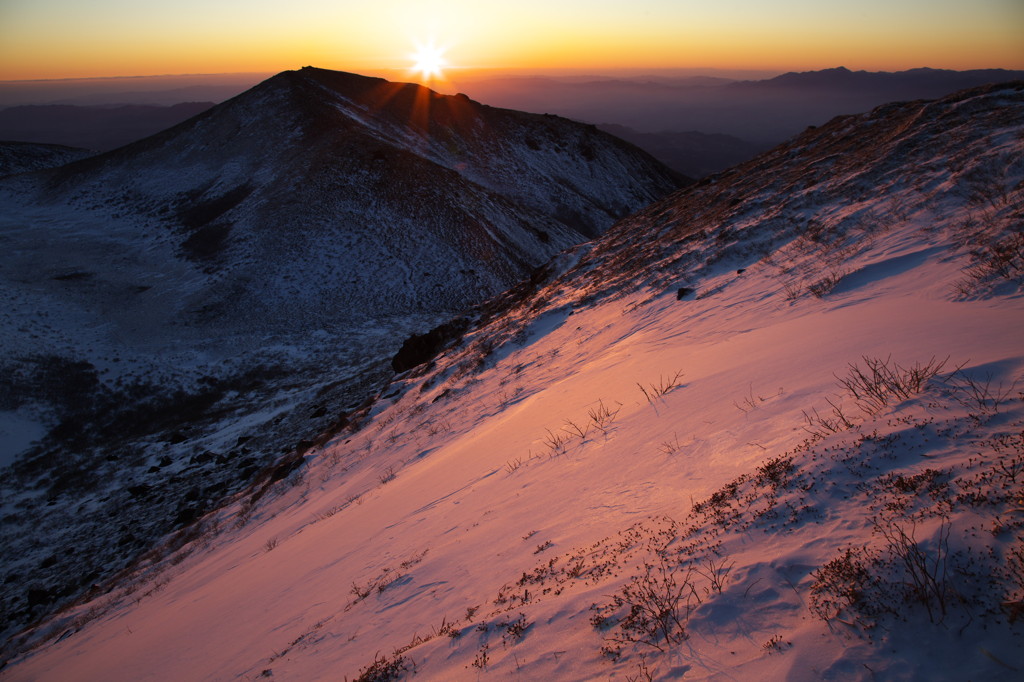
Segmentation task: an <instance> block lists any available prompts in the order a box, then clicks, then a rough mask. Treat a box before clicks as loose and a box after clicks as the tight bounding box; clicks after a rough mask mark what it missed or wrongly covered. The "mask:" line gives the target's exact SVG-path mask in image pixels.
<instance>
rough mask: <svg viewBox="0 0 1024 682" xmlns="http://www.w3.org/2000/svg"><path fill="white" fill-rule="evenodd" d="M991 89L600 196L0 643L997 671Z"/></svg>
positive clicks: (1005, 492) (1016, 383) (1009, 446)
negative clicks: (171, 526)
mask: <svg viewBox="0 0 1024 682" xmlns="http://www.w3.org/2000/svg"><path fill="white" fill-rule="evenodd" d="M1022 121H1024V84H1020V83H1018V84H1010V85H1004V86H996V87H990V88H983V89H978V90H972V91H966V92H963V93H960V94H958V95H955V96H952V97H949V98H946V99H943V100H939V101H935V102H914V103H907V104H894V105H887V106H884V107H881V108H879V109H877V110H875V111H873V112H871V113H869V114H864V115H858V116H849V117H843V118H839V119H836V120H833V121H832V122H830V123H829V124H828V125H826V126H822V127H819V128H817V129H814V130H809V131H807V132H805V133H804V134H803V135H801V136H800V137H799V138H797V139H795V140H794V141H792V142H791V143H788V144H786V145H783V146H781V147H779V148H776V149H774V150H772V151H770V152H768V153H766V154H764V155H761V156H759V157H757V158H756V159H754V160H753V161H751V162H749V163H746V164H744V165H742V166H739V167H737V168H735V169H733V170H731V171H728V172H726V173H724V174H720V175H717V176H713V177H711V178H709V179H707V180H705V181H703V182H702V183H700V184H699V185H697V186H694V187H692V188H688V189H684V190H681V191H679V192H677V193H676V194H674V195H672V196H670V197H668V198H666V199H664V200H662V201H659V202H657V203H655V204H653V205H652V206H650V207H649V208H646V209H644V210H643V211H641V212H640V213H637V214H636V215H634V216H632V217H630V218H628V219H626V220H624V221H621V222H620V223H618V224H617V225H616V226H615V227H614V228H613V229H612V230H611V231H610V232H608V233H607V234H606V235H605V236H604V237H602V238H601V239H599V240H596V241H594V242H591V243H588V244H585V245H582V246H578V247H576V248H574V249H571V250H569V251H567V252H565V253H564V254H562V255H561V256H559V257H558V258H557V259H555V260H554V261H552V262H551V263H550V264H549V265H548V266H547V267H546V268H544V269H543V270H542V271H540V272H538V273H537V274H536V276H535V277H533V278H532V279H531V280H530V281H528V282H524V283H522V284H521V285H519V286H517V287H516V288H514V289H512V290H510V291H509V292H507V293H506V294H504V295H502V296H499V297H496V298H495V299H492V300H491V301H490V302H488V303H487V304H484V305H482V306H480V307H478V308H477V309H475V311H474V312H473V313H472V314H471V315H470V316H469V318H470V320H469V322H470V327H469V328H468V329H467V330H466V331H465V333H464V334H463V335H462V337H461V339H460V340H458V341H454V342H452V345H450V347H449V348H447V350H443V351H441V353H440V354H439V355H438V356H437V357H435V358H434V360H433V362H431V363H427V364H423V365H420V366H419V367H417V368H416V369H413V370H410V371H409V372H407V373H405V374H403V375H400V376H399V377H398V378H396V379H395V380H394V381H393V382H392V383H391V384H390V386H389V387H388V388H387V389H386V390H385V391H383V392H382V393H381V394H380V395H379V396H378V398H377V399H376V401H374V402H373V403H372V404H368V405H366V406H364V407H363V408H362V409H361V410H358V411H356V412H355V413H353V414H350V415H349V418H348V420H347V423H346V424H344V425H342V424H339V425H338V428H337V429H335V430H334V431H333V432H331V433H327V434H324V435H323V436H322V437H321V438H320V439H319V440H318V442H317V443H316V444H314V445H312V446H311V447H310V448H309V449H308V450H306V451H305V453H304V455H302V457H301V459H297V458H293V459H292V460H291V465H290V466H289V468H288V469H282V470H280V471H279V473H280V475H279V476H272V477H269V478H267V479H264V481H262V482H261V483H260V484H259V485H255V486H253V487H251V488H250V489H249V490H247V491H246V492H245V493H244V494H240V495H238V496H236V497H235V498H234V500H233V501H232V502H231V503H230V504H228V505H226V506H224V507H222V508H219V509H216V510H214V511H212V512H210V513H209V514H207V515H205V516H204V517H203V518H201V519H200V520H199V521H198V522H197V523H196V524H194V525H192V526H189V527H188V528H186V529H184V530H182V531H181V532H180V533H178V534H177V535H175V536H173V537H171V538H170V539H168V540H167V542H166V543H165V544H164V545H162V546H161V547H159V548H156V549H154V550H153V551H152V552H150V553H149V554H148V555H147V556H146V557H145V558H144V559H143V560H142V561H140V562H139V563H138V564H137V565H135V566H134V567H133V569H132V570H131V571H126V572H125V573H123V574H122V575H121V576H119V578H118V579H117V580H116V581H114V582H111V583H108V584H106V586H105V587H103V588H102V589H100V588H97V589H96V590H94V591H93V592H92V593H91V594H90V595H89V596H88V597H87V598H86V599H83V600H81V601H80V602H79V603H78V604H77V605H75V606H74V607H72V608H68V609H65V610H64V611H62V612H61V613H60V614H58V615H56V616H54V617H53V618H51V619H50V620H49V621H48V622H46V623H45V624H43V625H42V626H40V627H38V628H36V629H34V630H32V631H29V632H28V633H26V634H25V636H24V637H23V638H19V639H17V640H15V641H14V642H13V643H12V646H11V647H10V648H9V651H14V650H16V649H18V648H20V649H21V653H20V654H18V655H17V656H16V657H15V658H13V659H12V660H11V661H10V662H9V664H8V666H7V668H6V669H4V670H3V672H2V673H0V678H2V679H4V680H33V679H168V680H179V679H257V678H260V679H263V678H268V679H303V680H306V679H326V678H328V677H329V678H332V679H337V678H341V677H343V676H348V677H352V676H357V677H358V678H359V679H362V680H386V679H404V678H408V677H415V678H416V679H425V680H455V679H480V678H489V677H495V678H509V677H515V678H521V679H566V680H577V679H578V680H582V679H598V678H618V677H621V678H623V679H678V678H681V677H685V678H686V679H724V678H727V679H738V680H764V679H865V680H866V679H878V678H884V679H893V678H901V679H940V678H942V679H1011V678H1013V677H1014V676H1015V675H1019V673H1020V671H1021V670H1024V655H1022V653H1021V652H1022V651H1024V647H1022V646H1021V637H1022V635H1024V632H1022V630H1021V627H1022V626H1021V622H1022V614H1024V544H1022V542H1024V540H1022V535H1021V534H1022V528H1024V517H1022V516H1021V510H1020V508H1021V501H1022V499H1024V498H1022V497H1021V496H1022V495H1024V489H1022V482H1024V473H1022V471H1024V430H1022V429H1024V394H1022V391H1021V389H1022V388H1024V355H1022V353H1021V348H1022V347H1021V338H1024V334H1022V332H1024V297H1022V289H1021V286H1022V281H1024V232H1022V229H1021V225H1022V210H1024V165H1022V159H1024V153H1022V152H1024V135H1022V132H1024V129H1022ZM275 479H276V480H275ZM68 551H70V550H68Z"/></svg>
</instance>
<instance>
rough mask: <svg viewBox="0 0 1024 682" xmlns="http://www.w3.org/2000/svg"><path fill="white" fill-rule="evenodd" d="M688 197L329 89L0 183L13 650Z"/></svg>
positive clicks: (243, 104) (641, 178)
mask: <svg viewBox="0 0 1024 682" xmlns="http://www.w3.org/2000/svg"><path fill="white" fill-rule="evenodd" d="M676 186H677V185H676V183H675V179H674V178H673V176H672V174H671V172H670V171H668V170H667V169H666V168H665V167H663V166H661V164H659V163H658V162H656V161H654V160H653V159H652V158H651V157H649V156H647V155H646V154H644V153H643V152H640V151H639V150H638V149H636V148H635V147H632V146H631V145H628V144H626V143H624V142H622V141H620V140H618V139H616V138H613V137H611V136H609V135H607V134H604V133H601V132H599V131H597V130H596V129H593V128H591V127H588V126H584V125H582V124H578V123H574V122H572V121H567V120H565V119H559V118H557V117H547V116H536V115H529V114H520V113H518V112H513V111H505V110H499V109H493V108H490V107H485V106H483V105H480V104H478V103H476V102H472V101H470V100H469V99H467V98H465V97H443V96H441V95H437V94H436V93H433V92H431V91H430V90H428V89H426V88H423V87H420V86H415V85H409V84H398V83H388V82H386V81H383V80H380V79H375V78H364V77H361V76H356V75H352V74H344V73H339V72H331V71H324V70H320V69H313V68H305V69H302V70H300V71H290V72H284V73H282V74H279V75H277V76H275V77H273V78H270V79H268V80H267V81H265V82H263V83H261V84H260V85H258V86H256V87H254V88H253V89H251V90H249V91H247V92H246V93H243V94H242V95H239V96H238V97H236V98H234V99H232V100H230V101H228V102H225V103H223V104H221V105H219V106H216V107H213V108H212V109H210V110H208V111H206V112H204V113H203V114H202V115H200V116H197V117H196V118H193V119H191V120H189V121H187V122H185V123H182V124H180V125H178V126H175V127H174V128H172V129H170V130H167V131H165V132H163V133H160V134H158V135H155V136H153V137H150V138H147V139H145V140H141V141H139V142H136V143H133V144H131V145H128V146H126V147H123V148H121V149H118V150H114V151H111V152H108V153H105V154H102V155H99V156H96V157H92V158H89V159H84V160H81V161H79V162H77V163H73V164H69V165H66V166H63V167H61V168H57V169H51V170H48V171H41V172H38V173H28V174H20V175H15V176H9V177H6V178H2V179H0V206H2V209H3V210H2V211H0V245H2V247H3V249H2V254H0V304H2V305H0V453H2V454H0V462H2V463H3V464H5V465H6V464H7V463H9V462H11V461H12V460H15V461H14V464H13V465H12V467H11V468H9V469H4V470H3V475H2V476H0V504H2V505H3V507H2V518H3V523H2V524H0V544H3V545H4V546H5V547H6V548H8V550H9V553H8V556H5V557H4V561H3V564H2V565H0V573H2V575H3V579H2V580H0V633H6V632H8V631H9V629H10V628H14V627H16V626H19V625H24V624H26V623H28V622H30V621H31V620H33V619H35V618H38V617H40V616H41V615H44V614H45V613H46V612H48V610H52V609H53V608H55V607H56V606H58V605H59V604H61V603H63V602H65V601H67V600H68V599H70V598H72V597H74V596H76V595H78V594H80V593H81V592H82V591H84V590H87V589H89V588H90V587H91V586H92V584H93V583H94V582H96V581H97V580H100V579H104V578H106V577H109V576H110V575H111V574H112V573H113V572H114V571H117V570H120V569H121V568H123V567H124V565H125V564H126V563H127V562H128V561H129V560H131V559H134V558H135V557H137V556H138V555H139V554H140V553H141V552H142V551H144V550H145V549H146V548H147V547H148V546H149V545H150V544H151V543H152V542H153V541H154V540H155V539H156V538H158V537H160V536H162V535H164V534H166V533H167V532H169V531H171V530H175V529H177V528H180V527H182V526H183V525H186V524H187V523H189V522H190V521H192V520H194V518H196V517H197V516H199V515H201V514H203V513H205V512H206V511H208V510H209V509H211V508H213V507H215V506H216V505H217V504H218V501H219V500H220V499H221V498H223V497H224V496H225V495H226V494H230V493H234V492H237V490H238V489H239V488H240V487H241V486H243V485H246V484H248V483H249V482H250V481H251V480H252V477H253V476H254V475H255V474H256V473H257V472H258V471H259V470H260V469H262V468H263V467H265V466H268V465H270V464H271V463H272V462H273V461H274V460H275V459H277V458H278V457H280V456H281V455H282V453H290V452H294V451H296V450H301V449H302V448H303V447H304V445H303V443H304V441H305V440H306V439H308V438H310V437H312V436H315V434H316V433H318V432H319V431H320V430H322V429H324V428H327V427H328V426H330V425H331V424H332V423H334V422H335V421H336V420H337V419H338V415H339V414H340V413H341V412H343V411H344V410H346V409H351V408H354V407H356V406H358V405H359V404H360V402H361V401H362V400H363V399H365V398H366V397H367V396H368V395H371V394H372V393H373V392H374V391H376V390H377V389H379V387H380V385H381V382H382V381H385V380H386V379H387V378H388V377H389V376H390V373H391V372H390V368H389V360H390V357H391V356H392V355H393V354H394V352H395V351H396V350H397V349H398V348H399V347H400V345H401V343H402V340H403V339H404V338H406V337H408V336H409V335H410V334H412V333H414V332H422V331H424V330H426V329H430V328H431V327H432V326H434V325H435V324H437V323H438V322H440V321H442V320H444V319H446V318H447V317H449V316H451V315H452V314H454V313H455V312H457V311H459V310H461V309H463V308H464V307H466V306H468V305H470V304H473V303H477V302H479V301H481V300H483V299H485V298H487V297H488V296H491V295H493V294H495V293H497V292H498V291H501V290H502V289H504V288H506V287H507V286H509V285H511V284H512V283H514V282H516V281H518V280H519V279H521V278H523V277H525V276H528V275H529V274H530V273H531V271H532V270H533V269H534V268H535V267H536V266H539V265H541V264H542V263H544V262H545V261H547V260H548V259H549V258H550V257H551V256H553V255H554V254H556V253H558V252H559V251H560V250H561V249H564V248H566V247H569V246H571V245H573V244H577V243H579V242H581V241H583V240H584V239H585V238H586V237H588V236H593V235H596V234H598V233H599V232H602V231H604V230H605V229H607V228H608V227H610V226H611V224H612V223H613V222H614V221H615V219H617V218H619V217H621V216H623V215H625V214H627V213H629V212H632V211H634V210H636V209H639V208H641V207H642V206H645V205H647V204H648V203H650V202H651V201H652V200H653V199H655V198H657V197H660V196H663V195H664V194H666V193H667V192H669V191H670V190H672V189H674V188H675V187H676ZM33 441H35V443H34V444H33ZM71 548H74V552H72V551H71Z"/></svg>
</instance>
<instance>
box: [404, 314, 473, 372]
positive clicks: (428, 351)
mask: <svg viewBox="0 0 1024 682" xmlns="http://www.w3.org/2000/svg"><path fill="white" fill-rule="evenodd" d="M468 328H469V320H468V319H466V318H465V317H457V318H455V319H454V320H450V321H448V322H445V323H444V324H442V325H440V326H438V327H434V328H433V329H431V330H430V331H429V332H427V333H426V334H413V335H412V336H410V337H409V338H407V339H406V340H405V342H404V343H402V347H401V348H400V349H399V351H398V353H396V354H395V357H393V358H392V359H391V368H392V369H394V370H395V371H396V372H405V371H407V370H410V369H412V368H413V367H417V366H419V365H422V364H423V363H425V362H429V361H430V360H432V359H433V358H434V357H436V356H437V355H438V354H439V353H440V352H441V351H443V350H444V349H445V348H448V347H449V346H451V345H453V344H454V343H455V342H456V341H458V340H459V339H461V338H462V335H463V334H464V333H465V332H466V330H467V329H468Z"/></svg>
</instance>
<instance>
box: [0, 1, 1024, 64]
mask: <svg viewBox="0 0 1024 682" xmlns="http://www.w3.org/2000/svg"><path fill="white" fill-rule="evenodd" d="M429 44H433V45H435V46H437V47H438V48H440V49H442V50H443V57H444V60H445V62H446V65H447V66H448V67H449V68H461V69H467V70H468V69H520V70H522V69H525V70H538V71H540V70H544V69H552V68H558V69H579V70H582V71H595V72H598V71H602V70H610V69H616V68H639V69H658V68H691V69H701V68H717V69H762V70H767V71H773V70H774V71H790V70H813V69H820V68H830V67H835V66H846V67H848V68H851V69H867V70H876V71H877V70H885V71H895V70H901V69H907V68H915V67H921V66H929V67H933V68H950V69H970V68H1016V69H1024V2H1022V1H1021V0H974V1H973V2H966V1H965V0H857V1H856V2H828V1H824V0H816V1H809V0H776V1H775V2H772V3H766V2H764V1H763V0H715V1H714V2H709V1H708V0H700V1H699V2H698V1H692V0H630V1H629V2H623V1H622V0H557V1H553V0H518V2H516V3H496V2H481V0H370V1H367V0H358V1H353V0H291V1H290V2H280V1H271V0H178V1H177V2H174V3H149V2H138V0H91V1H90V2H85V0H0V80H26V79H51V78H84V77H104V76H140V75H156V74H183V73H233V72H277V71H283V70H285V69H294V68H298V67H300V66H306V65H311V66H318V67H322V68H330V69H341V70H346V71H355V72H359V73H366V74H374V73H377V72H380V71H390V70H394V69H401V68H407V67H408V66H410V65H411V64H412V61H413V58H412V55H413V53H415V52H416V49H417V47H416V46H417V45H429Z"/></svg>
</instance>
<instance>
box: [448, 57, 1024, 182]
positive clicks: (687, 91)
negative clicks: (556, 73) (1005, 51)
mask: <svg viewBox="0 0 1024 682" xmlns="http://www.w3.org/2000/svg"><path fill="white" fill-rule="evenodd" d="M1022 78H1024V71H1008V70H1004V69H979V70H972V71H948V70H942V69H912V70H910V71H899V72H895V73H890V72H868V71H850V70H849V69H846V68H841V67H840V68H835V69H825V70H822V71H808V72H803V73H786V74H782V75H780V76H777V77H775V78H770V79H767V80H759V81H729V80H725V79H717V80H715V79H702V80H698V81H695V80H693V79H679V80H677V81H672V80H670V79H646V80H622V79H595V80H591V81H587V82H578V80H575V79H574V80H563V79H553V78H541V77H517V78H496V79H491V80H486V81H480V82H478V83H474V84H472V85H471V86H467V88H466V91H467V93H468V94H470V95H471V96H473V97H475V98H477V99H479V100H481V101H484V102H489V103H491V104H494V105H497V106H509V107H515V108H517V109H522V110H524V111H536V112H548V113H552V114H558V115H560V116H567V117H569V118H573V119H576V120H580V121H587V122H590V123H600V124H604V123H614V124H618V125H623V126H627V127H629V128H632V129H634V130H636V131H639V132H642V133H660V132H664V131H674V132H684V131H699V132H702V133H720V134H725V135H731V136H734V137H738V138H741V139H743V140H745V141H747V142H750V143H753V144H755V145H769V146H770V145H774V144H778V143H779V142H782V141H784V140H786V139H788V138H790V137H792V136H793V135H795V134H797V133H799V132H800V131H801V130H803V129H804V128H806V127H807V126H809V125H822V124H824V123H826V122H827V121H828V120H829V119H831V118H832V117H834V116H838V115H840V114H853V113H859V112H863V111H868V110H870V109H872V108H873V107H876V106H878V105H880V104H884V103H886V102H892V101H907V100H917V99H934V98H936V97H941V96H944V95H947V94H950V93H952V92H955V91H957V90H961V89H964V88H968V87H975V86H979V85H984V84H986V83H997V82H1006V81H1012V80H1019V79H1022ZM684 170H686V169H684Z"/></svg>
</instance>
